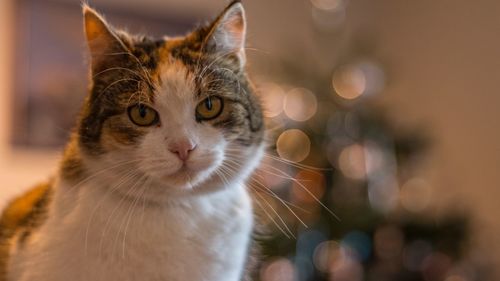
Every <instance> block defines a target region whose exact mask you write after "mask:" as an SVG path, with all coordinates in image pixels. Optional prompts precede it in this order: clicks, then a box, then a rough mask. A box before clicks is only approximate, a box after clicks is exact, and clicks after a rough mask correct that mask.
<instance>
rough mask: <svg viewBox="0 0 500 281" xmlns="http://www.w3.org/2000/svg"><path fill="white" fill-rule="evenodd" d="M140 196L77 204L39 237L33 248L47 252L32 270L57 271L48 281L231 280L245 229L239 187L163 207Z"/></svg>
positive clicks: (242, 252) (238, 267)
mask: <svg viewBox="0 0 500 281" xmlns="http://www.w3.org/2000/svg"><path fill="white" fill-rule="evenodd" d="M92 196H93V195H88V197H87V198H88V199H92V200H90V201H89V202H100V201H99V200H95V199H98V198H91V197H92ZM100 200H101V201H102V199H100ZM119 202H121V203H119ZM142 203H143V202H140V203H139V201H136V202H134V201H129V202H125V201H116V202H103V203H101V204H100V205H97V203H95V204H88V205H81V206H78V208H75V210H74V211H73V213H72V214H71V215H68V216H67V218H66V219H65V220H66V226H65V227H54V228H53V232H52V233H47V235H46V236H45V237H46V238H45V239H47V240H46V241H44V242H43V246H42V247H40V248H39V249H40V252H44V253H45V254H46V253H50V254H51V255H52V256H53V259H52V260H51V261H50V263H49V264H46V265H45V266H46V268H45V269H43V268H41V269H40V270H42V271H45V270H48V269H50V270H52V272H59V273H57V274H54V275H53V276H52V277H51V279H50V280H65V279H62V278H63V277H67V276H78V277H79V278H80V279H78V278H76V279H74V280H97V281H99V280H121V281H135V280H169V281H176V280H179V281H180V280H193V281H195V280H207V281H211V280H214V281H215V280H217V281H224V280H227V281H233V280H238V278H239V275H240V274H241V271H242V269H243V266H244V261H245V259H246V254H247V248H248V244H249V236H250V235H249V234H250V232H251V229H252V210H251V204H250V199H249V197H248V195H247V193H246V192H245V191H244V190H243V189H241V190H239V191H237V190H236V191H234V192H230V193H227V194H218V195H216V196H213V197H204V198H199V199H197V200H194V201H191V202H186V203H185V204H180V205H177V206H170V207H168V208H157V207H155V208H150V207H147V206H146V207H143V206H142ZM44 231H48V232H51V231H50V230H49V228H46V229H44ZM43 263H46V261H44V262H43ZM52 272H45V274H46V276H50V275H52ZM45 274H44V275H45Z"/></svg>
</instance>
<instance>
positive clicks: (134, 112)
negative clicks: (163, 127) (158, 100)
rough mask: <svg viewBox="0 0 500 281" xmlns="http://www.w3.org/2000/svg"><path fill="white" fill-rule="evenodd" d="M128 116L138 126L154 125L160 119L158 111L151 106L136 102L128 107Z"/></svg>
mask: <svg viewBox="0 0 500 281" xmlns="http://www.w3.org/2000/svg"><path fill="white" fill-rule="evenodd" d="M128 117H129V118H130V120H131V121H132V122H133V123H134V124H136V125H137V126H152V125H154V124H157V123H158V121H160V119H159V117H158V113H157V112H156V111H155V110H154V109H152V108H151V107H149V106H146V105H143V104H136V105H133V106H131V107H129V108H128Z"/></svg>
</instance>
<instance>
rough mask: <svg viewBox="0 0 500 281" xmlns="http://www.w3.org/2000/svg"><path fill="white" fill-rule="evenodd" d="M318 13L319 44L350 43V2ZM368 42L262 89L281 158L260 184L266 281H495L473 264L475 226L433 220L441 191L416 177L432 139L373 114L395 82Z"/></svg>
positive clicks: (291, 63)
mask: <svg viewBox="0 0 500 281" xmlns="http://www.w3.org/2000/svg"><path fill="white" fill-rule="evenodd" d="M312 2H313V4H315V2H317V3H316V4H315V5H313V6H312V9H313V13H312V18H311V21H312V22H313V26H315V28H316V36H315V38H314V40H316V42H313V43H314V45H318V46H332V45H333V42H335V44H336V45H338V44H339V42H342V40H344V41H345V40H346V39H345V38H346V36H345V34H343V33H342V23H341V21H339V20H338V18H339V17H340V16H339V13H340V14H341V13H342V9H345V8H346V7H345V5H344V4H343V1H334V2H339V3H340V4H338V5H337V6H335V7H334V8H331V7H329V8H328V9H323V8H324V7H323V8H322V6H321V5H319V4H321V3H323V4H324V3H327V2H328V1H312ZM318 3H319V4H318ZM332 19H336V20H332ZM347 37H349V36H347ZM342 38H343V39H342ZM353 41H354V42H353ZM367 41H369V40H357V41H356V40H349V43H346V44H344V46H348V48H346V49H349V50H350V51H349V53H347V54H345V53H344V54H341V55H342V56H341V57H340V58H339V57H338V55H332V54H334V53H335V52H324V53H321V54H320V55H316V56H315V57H316V58H318V59H317V61H308V60H304V59H297V58H304V50H297V52H296V53H295V54H292V55H288V56H287V57H284V58H280V60H279V61H273V64H274V65H275V68H274V69H273V70H272V71H279V74H278V75H274V76H279V78H277V80H281V81H280V82H279V83H278V82H276V81H274V82H269V81H267V82H265V81H264V82H261V83H258V85H257V86H258V88H259V91H260V92H261V93H262V98H263V100H264V104H265V107H266V112H265V114H266V117H267V118H268V125H269V132H270V133H269V137H270V143H272V144H274V147H273V148H274V151H276V152H277V155H276V154H267V155H266V156H265V161H264V163H263V164H262V165H261V167H260V169H259V170H258V171H257V172H256V174H255V175H254V177H253V178H252V179H251V180H250V182H249V186H250V187H251V188H252V189H253V190H254V191H255V198H256V201H255V202H256V209H257V210H258V211H259V210H260V211H261V212H262V214H260V216H261V218H262V220H263V221H264V223H265V224H266V225H267V226H269V227H268V228H269V229H272V231H271V232H270V233H267V234H266V235H262V236H259V237H258V239H259V240H260V242H261V244H262V255H263V261H262V263H261V264H260V266H259V270H258V271H257V272H256V274H255V280H263V281H278V280H279V281H285V280H286V281H291V280H297V281H309V280H332V281H344V280H345V281H358V280H359V281H361V280H373V281H383V280H388V281H393V280H394V281H396V280H398V281H399V280H409V281H412V280H415V281H417V280H418V281H420V280H422V281H424V280H425V281H473V280H486V278H487V275H488V274H487V271H486V270H484V268H478V265H477V264H474V263H473V262H472V261H471V259H470V258H469V256H468V246H469V245H468V241H469V232H470V231H469V228H468V222H467V217H466V216H464V215H460V214H453V215H450V216H447V217H444V218H443V217H441V218H436V217H434V216H432V215H430V212H428V209H429V208H430V204H431V199H432V193H431V192H432V190H431V187H430V186H429V184H428V183H427V182H426V181H425V180H424V179H422V178H421V177H420V175H419V174H418V170H419V169H418V168H417V167H418V166H419V165H421V161H420V160H421V159H423V158H425V157H424V156H425V154H426V150H427V149H428V147H429V144H430V142H429V141H428V138H427V136H425V135H423V133H422V132H421V131H416V132H413V131H409V130H405V131H404V132H403V131H402V130H401V129H400V128H398V129H396V128H394V127H393V126H392V125H391V122H390V120H389V118H386V117H385V116H384V115H383V114H381V113H380V112H382V110H380V109H379V110H377V109H375V108H374V106H373V105H371V103H370V97H371V96H372V95H375V94H378V93H381V92H383V90H384V85H385V83H386V80H387V77H386V74H385V71H384V67H383V66H382V65H381V64H380V63H379V62H377V60H376V58H374V57H373V55H372V54H371V52H372V50H373V44H371V43H370V42H368V43H367ZM328 54H330V55H331V56H335V58H332V57H329V56H328ZM274 74H276V73H274ZM261 80H266V79H261ZM270 151H273V149H270Z"/></svg>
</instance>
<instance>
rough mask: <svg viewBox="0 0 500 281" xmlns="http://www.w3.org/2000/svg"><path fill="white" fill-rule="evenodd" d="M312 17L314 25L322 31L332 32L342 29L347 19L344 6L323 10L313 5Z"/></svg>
mask: <svg viewBox="0 0 500 281" xmlns="http://www.w3.org/2000/svg"><path fill="white" fill-rule="evenodd" d="M311 18H312V21H313V24H314V27H315V28H317V29H318V30H319V31H322V32H332V31H336V30H338V29H340V28H341V27H342V26H343V23H344V22H345V19H346V11H345V8H344V7H343V6H339V7H337V8H335V9H332V10H323V9H318V8H316V7H313V8H312V9H311Z"/></svg>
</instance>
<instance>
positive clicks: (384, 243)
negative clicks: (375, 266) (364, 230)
mask: <svg viewBox="0 0 500 281" xmlns="http://www.w3.org/2000/svg"><path fill="white" fill-rule="evenodd" d="M403 245H404V237H403V233H402V232H401V229H399V228H398V227H396V226H392V225H386V226H382V227H379V228H378V229H377V230H376V231H375V235H374V248H375V254H376V255H377V257H379V258H381V259H384V260H387V259H396V258H398V257H399V256H400V255H401V253H402V251H403Z"/></svg>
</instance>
